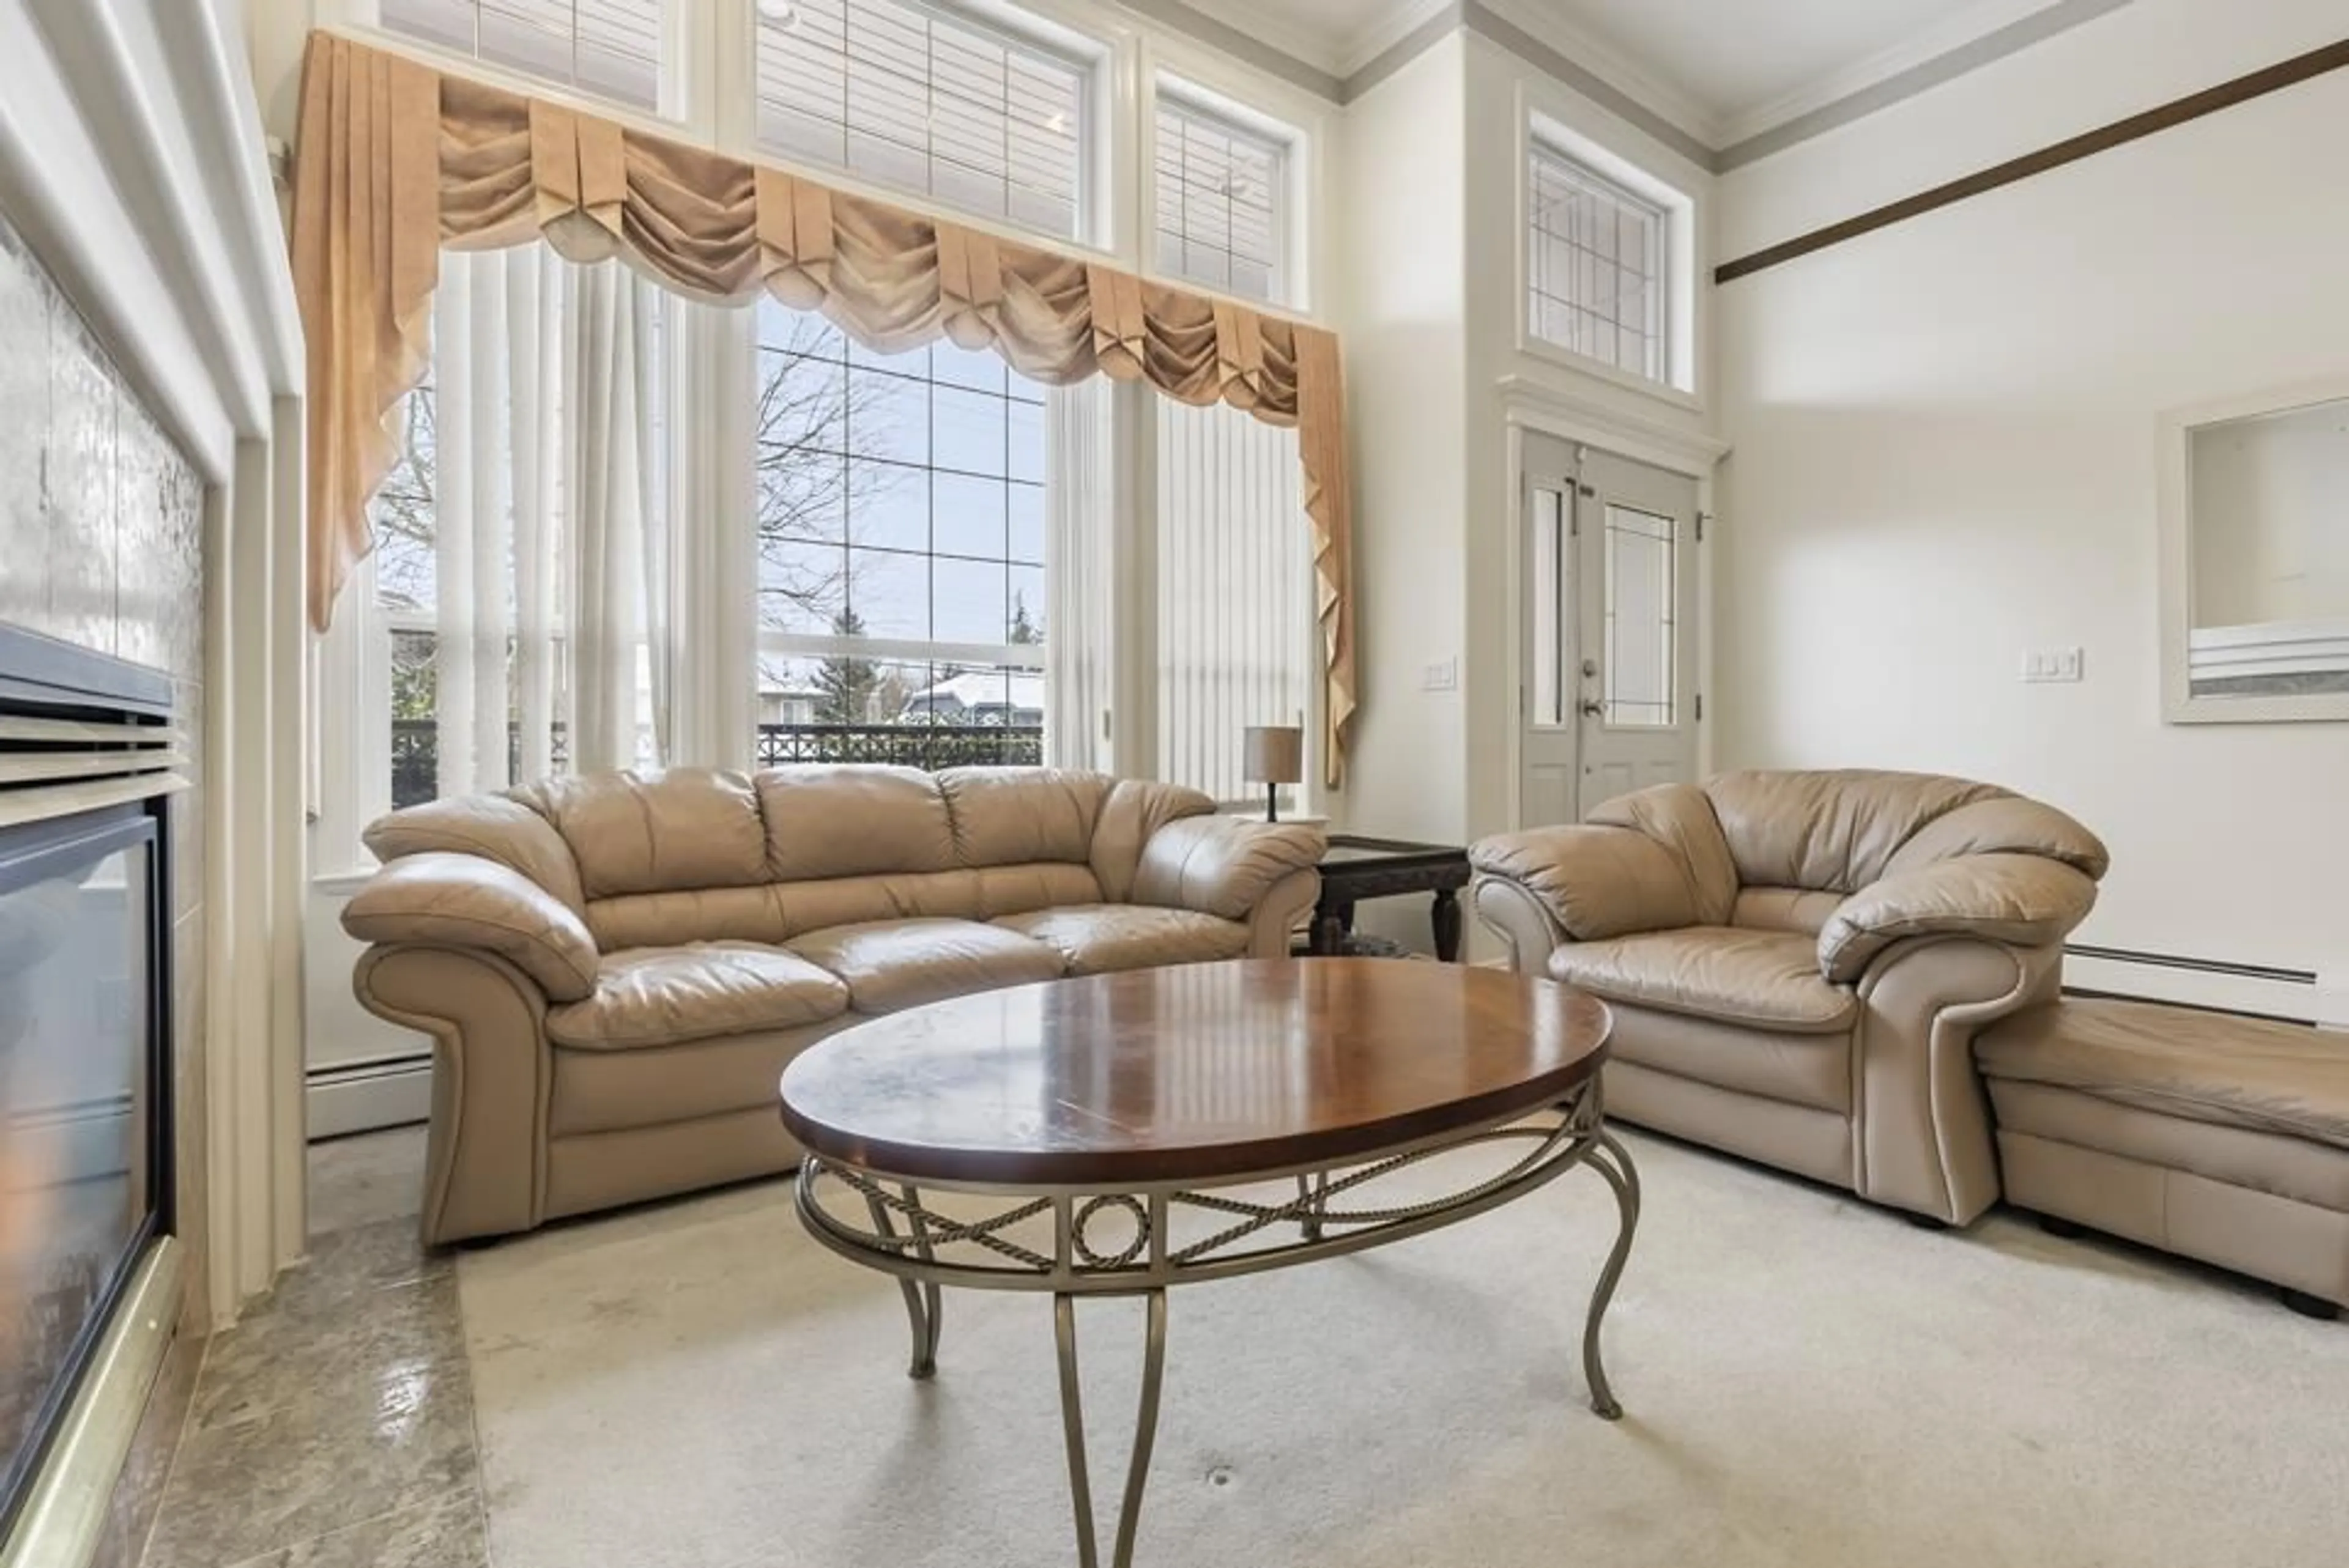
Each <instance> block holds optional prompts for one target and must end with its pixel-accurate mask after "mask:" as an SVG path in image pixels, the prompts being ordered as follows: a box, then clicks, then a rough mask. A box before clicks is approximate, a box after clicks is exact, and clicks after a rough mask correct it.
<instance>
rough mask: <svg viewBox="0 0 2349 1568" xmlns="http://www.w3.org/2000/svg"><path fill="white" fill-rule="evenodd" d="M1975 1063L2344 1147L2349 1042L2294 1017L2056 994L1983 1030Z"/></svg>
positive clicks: (2348, 1139) (2348, 1132)
mask: <svg viewBox="0 0 2349 1568" xmlns="http://www.w3.org/2000/svg"><path fill="white" fill-rule="evenodd" d="M1974 1061H1975V1064H1976V1065H1977V1066H1978V1067H1980V1068H1982V1073H1983V1075H1984V1076H1985V1077H1988V1078H2013V1079H2019V1080H2022V1081H2024V1082H2028V1083H2043V1084H2052V1085H2054V1086H2055V1087H2057V1088H2068V1089H2075V1090H2077V1091H2078V1092H2080V1093H2082V1094H2085V1095H2088V1096H2091V1097H2093V1098H2095V1099H2102V1100H2109V1101H2111V1102H2113V1103H2114V1104H2116V1105H2128V1106H2136V1107H2138V1108H2140V1109H2146V1110H2150V1111H2157V1112H2159V1113H2160V1114H2162V1115H2165V1116H2174V1117H2178V1118H2180V1119H2184V1120H2188V1121H2202V1122H2209V1123H2212V1124H2214V1125H2217V1126H2220V1127H2240V1128H2247V1129H2249V1130H2252V1131H2255V1132H2278V1133H2285V1134H2288V1135H2290V1136H2292V1137H2295V1138H2303V1139H2307V1140H2311V1141H2313V1142H2317V1143H2323V1144H2328V1145H2330V1146H2332V1147H2333V1148H2335V1149H2343V1150H2349V1039H2344V1038H2342V1037H2339V1036H2337V1035H2328V1034H2325V1033H2323V1032H2322V1031H2319V1030H2316V1029H2312V1028H2306V1027H2303V1026H2301V1025H2297V1024H2271V1023H2268V1022H2265V1021H2263V1020H2261V1019H2257V1018H2239V1017H2233V1016H2227V1015H2222V1014H2217V1013H2198V1012H2195V1011H2192V1010H2191V1009H2189V1008H2185V1007H2164V1006H2157V1005H2153V1004H2149V1003H2143V1002H2109V1001H2092V1000H2082V1001H2072V1002H2061V1003H2056V1004H2053V1005H2051V1006H2044V1007H2034V1008H2033V1009H2031V1010H2030V1011H2029V1012H2025V1013H2018V1014H2017V1015H2015V1016H2013V1017H2012V1018H2009V1019H2006V1020H2004V1021H2003V1022H2002V1023H2000V1024H1998V1025H1995V1026H1992V1027H1991V1028H1989V1029H1985V1030H1984V1031H1982V1035H1981V1036H1980V1037H1978V1038H1977V1039H1976V1040H1975V1042H1974ZM2124 1152H2125V1151H2124Z"/></svg>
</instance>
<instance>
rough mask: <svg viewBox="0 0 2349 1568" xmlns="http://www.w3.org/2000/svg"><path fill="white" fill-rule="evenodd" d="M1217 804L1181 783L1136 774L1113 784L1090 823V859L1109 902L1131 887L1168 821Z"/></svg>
mask: <svg viewBox="0 0 2349 1568" xmlns="http://www.w3.org/2000/svg"><path fill="white" fill-rule="evenodd" d="M1215 809H1216V803H1215V801H1213V800H1211V799H1208V798H1207V797H1206V795H1205V794H1203V793H1201V792H1200V791H1199V790H1196V789H1190V788H1188V787H1186V786H1185V785H1181V784H1159V783H1154V782H1149V781H1145V780H1143V779H1119V780H1117V782H1115V783H1114V784H1112V785H1111V786H1110V788H1109V792H1108V794H1107V795H1105V796H1103V797H1102V808H1101V815H1100V817H1099V818H1098V820H1095V822H1094V823H1093V842H1092V856H1091V859H1092V868H1093V875H1094V876H1095V877H1097V878H1099V879H1100V880H1101V890H1102V891H1101V896H1102V898H1104V899H1106V900H1108V901H1109V902H1110V903H1124V902H1125V901H1126V899H1127V898H1129V897H1130V896H1132V894H1133V872H1134V868H1135V867H1136V866H1138V865H1140V864H1141V861H1142V846H1143V845H1144V844H1146V843H1148V842H1149V841H1150V840H1151V836H1152V835H1153V834H1154V833H1156V832H1157V831H1158V830H1159V829H1161V828H1163V827H1164V826H1165V825H1166V824H1167V823H1169V822H1173V821H1179V820H1181V819H1183V818H1185V817H1205V816H1208V815H1210V814H1212V813H1213V812H1214V810H1215Z"/></svg>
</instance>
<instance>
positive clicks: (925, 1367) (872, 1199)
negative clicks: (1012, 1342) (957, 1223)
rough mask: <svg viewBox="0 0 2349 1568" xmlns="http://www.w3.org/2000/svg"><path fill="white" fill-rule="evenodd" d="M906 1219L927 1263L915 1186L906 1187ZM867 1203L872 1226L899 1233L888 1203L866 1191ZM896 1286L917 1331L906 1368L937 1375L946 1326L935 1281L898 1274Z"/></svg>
mask: <svg viewBox="0 0 2349 1568" xmlns="http://www.w3.org/2000/svg"><path fill="white" fill-rule="evenodd" d="M903 1191H904V1194H905V1210H906V1222H907V1224H909V1225H910V1226H911V1227H912V1228H913V1233H914V1250H915V1251H916V1253H919V1254H920V1256H921V1260H922V1261H923V1262H924V1263H929V1262H931V1261H932V1253H931V1251H930V1227H929V1222H927V1221H926V1220H925V1219H923V1218H922V1202H921V1194H920V1193H918V1192H916V1191H915V1190H914V1189H913V1188H912V1187H906V1188H905V1189H904V1190H903ZM864 1206H865V1208H866V1210H867V1211H868V1212H871V1214H872V1216H873V1228H874V1231H876V1232H878V1233H880V1234H882V1235H884V1236H895V1234H896V1233H897V1226H896V1223H895V1222H894V1221H893V1220H891V1219H890V1218H889V1208H888V1205H887V1204H885V1203H884V1202H881V1200H880V1199H879V1198H878V1197H877V1196H874V1194H871V1193H867V1194H866V1195H865V1199H864ZM897 1288H898V1289H899V1290H900V1291H902V1292H904V1294H905V1320H906V1322H907V1324H908V1325H909V1326H911V1327H912V1329H913V1332H914V1356H913V1360H912V1362H911V1363H910V1364H909V1365H908V1366H907V1367H906V1368H905V1376H907V1377H915V1378H923V1377H932V1376H934V1375H935V1374H936V1372H937V1369H938V1332H939V1330H940V1328H941V1327H942V1326H943V1315H942V1308H943V1307H944V1305H945V1303H944V1302H943V1301H942V1300H940V1299H939V1295H938V1287H937V1286H936V1284H915V1283H914V1281H913V1280H912V1279H911V1278H909V1277H906V1276H905V1275H900V1276H898V1280H897Z"/></svg>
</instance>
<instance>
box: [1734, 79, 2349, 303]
mask: <svg viewBox="0 0 2349 1568" xmlns="http://www.w3.org/2000/svg"><path fill="white" fill-rule="evenodd" d="M2344 66H2349V38H2344V39H2343V40H2342V41H2341V42H2339V43H2337V44H2328V45H2326V46H2324V47H2323V48H2321V49H2311V50H2310V51H2309V52H2308V53H2306V54H2304V55H2295V56H2293V57H2292V58H2291V59H2288V60H2283V61H2280V62H2279V63H2277V64H2275V65H2272V66H2269V67H2266V68H2265V69H2262V70H2257V71H2253V72H2251V74H2250V75H2248V76H2240V77H2235V78H2234V79H2233V80H2232V81H2226V82H2220V84H2219V85H2218V86H2217V87H2214V88H2204V89H2203V90H2202V91H2200V92H2198V93H2189V94H2188V95H2187V96H2186V97H2184V98H2174V99H2172V100H2171V101H2169V102H2168V103H2166V104H2162V105H2159V106H2158V107H2157V108H2149V109H2147V110H2145V111H2144V112H2142V113H2139V114H2133V115H2130V116H2129V117H2128V118H2127V119H2116V120H2115V121H2113V122H2112V123H2111V124H2109V125H2105V126H2099V127H2098V128H2097V129H2095V130H2090V131H2085V132H2083V133H2082V134H2080V135H2078V136H2075V137H2070V138H2067V139H2064V140H2063V141H2059V142H2056V143H2054V145H2052V146H2048V147H2043V148H2041V149H2039V150H2037V151H2036V152H2027V153H2024V154H2023V156H2022V157H2020V158H2014V159H2010V160H2007V161H2006V162H2004V163H2001V164H1997V165H1994V166H1993V167H1992V168H1989V169H1983V170H1977V171H1976V172H1974V173H1972V174H1969V175H1966V176H1964V177H1963V178H1961V179H1957V180H1952V181H1950V182H1949V183H1947V184H1945V185H1936V186H1934V187H1933V188H1932V189H1931V190H1930V191H1919V192H1918V193H1917V194H1916V195H1914V196H1909V197H1904V198H1902V199H1901V200H1900V201H1894V202H1890V203H1889V204H1887V205H1885V206H1882V207H1878V208H1876V209H1874V210H1872V211H1867V212H1862V213H1860V214H1859V215H1858V216H1857V217H1855V218H1847V219H1845V220H1844V221H1843V222H1840V223H1830V224H1828V225H1827V226H1826V228H1824V229H1814V230H1812V231H1811V232H1809V233H1807V234H1798V235H1796V236H1795V238H1793V239H1791V240H1785V241H1782V242H1779V243H1777V244H1775V245H1771V246H1769V247H1767V248H1765V249H1764V250H1759V251H1755V252H1754V253H1752V254H1751V255H1744V256H1740V257H1738V258H1737V259H1736V260H1735V261H1733V262H1723V263H1722V264H1721V265H1719V266H1717V267H1715V268H1714V269H1713V282H1714V283H1715V284H1727V283H1734V282H1736V281H1737V280H1738V279H1739V278H1743V277H1751V276H1752V275H1753V274H1754V273H1758V272H1762V271H1764V270H1765V269H1766V268H1770V267H1775V266H1779V265H1782V264H1783V263H1787V262H1791V261H1794V260H1795V259H1796V258H1797V257H1800V256H1807V255H1810V254H1812V253H1814V252H1817V251H1824V250H1826V248H1827V247H1828V246H1830V245H1839V244H1842V243H1843V242H1845V241H1847V240H1855V239H1857V238H1858V237H1859V236H1860V235H1862V234H1868V233H1873V232H1876V231H1877V230H1878V229H1885V228H1889V227H1891V226H1892V225H1893V224H1895V223H1899V222H1906V221H1907V220H1909V219H1910V218H1915V217H1919V216H1920V215H1922V214H1924V213H1927V212H1930V211H1935V210H1936V209H1939V208H1942V207H1947V206H1949V205H1951V203H1953V202H1957V201H1965V200H1967V199H1968V198H1970V197H1974V196H1980V195H1982V193H1983V192H1984V191H1995V190H1997V189H1998V188H1999V187H2000V186H2002V185H2012V184H2013V183H2014V182H2015V181H2020V180H2028V179H2030V178H2031V177H2032V176H2033V175H2035V174H2044V173H2046V172H2047V171H2048V170H2051V169H2061V168H2062V167H2064V165H2065V164H2067V163H2077V162H2078V161H2079V160H2082V159H2084V158H2093V157H2095V155H2096V154H2097V153H2099V152H2109V151H2111V150H2113V149H2114V148H2116V147H2122V146H2126V145H2127V144H2128V143H2129V142H2132V141H2136V140H2138V139H2141V138H2144V137H2147V136H2151V135H2153V134H2154V133H2155V132H2156V131H2162V130H2168V129H2171V128H2172V127H2173V126H2180V125H2184V124H2186V123H2188V122H2189V121H2190V120H2197V119H2201V118H2202V117H2203V116H2204V115H2209V114H2216V113H2218V112H2219V111H2220V109H2225V108H2234V107H2235V106H2236V105H2237V104H2241V103H2249V102H2250V101H2251V99H2253V98H2264V97H2265V96H2266V95H2268V94H2269V93H2272V92H2280V91H2282V89H2283V88H2289V87H2296V86H2298V85H2299V84H2300V83H2302V82H2304V81H2307V80H2309V79H2310V78H2312V77H2321V76H2323V75H2325V74H2326V73H2328V72H2331V71H2337V70H2340V69H2341V68H2342V67H2344Z"/></svg>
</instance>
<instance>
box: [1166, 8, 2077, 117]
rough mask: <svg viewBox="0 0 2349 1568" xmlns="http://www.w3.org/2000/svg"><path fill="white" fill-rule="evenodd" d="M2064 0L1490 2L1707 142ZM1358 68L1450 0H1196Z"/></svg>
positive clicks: (1297, 48) (1331, 65)
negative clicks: (1236, 1)
mask: <svg viewBox="0 0 2349 1568" xmlns="http://www.w3.org/2000/svg"><path fill="white" fill-rule="evenodd" d="M2059 3H2061V0H1485V9H1487V10H1490V11H1493V12H1495V13H1497V14H1499V15H1501V16H1502V17H1503V18H1504V19H1505V20H1506V21H1510V22H1513V23H1515V24H1516V25H1517V26H1520V27H1523V28H1524V29H1525V30H1526V31H1527V32H1529V33H1532V34H1533V35H1535V36H1537V37H1539V38H1541V39H1542V41H1543V42H1545V43H1547V44H1548V45H1550V46H1552V47H1554V48H1557V49H1558V50H1559V51H1560V52H1561V53H1564V54H1566V55H1568V57H1572V58H1574V59H1576V60H1578V62H1580V63H1582V64H1584V65H1586V66H1588V67H1589V68H1590V69H1592V70H1593V71H1595V72H1596V73H1597V74H1599V76H1601V77H1607V78H1608V79H1609V80H1610V81H1612V82H1613V83H1614V85H1616V86H1617V87H1619V88H1622V89H1623V90H1624V91H1626V92H1629V93H1630V94H1631V95H1632V96H1633V97H1635V98H1640V99H1642V100H1644V101H1645V102H1646V103H1647V104H1648V106H1649V107H1650V108H1653V109H1655V110H1657V111H1658V112H1660V113H1662V114H1664V115H1665V116H1667V117H1668V118H1670V119H1674V120H1676V121H1678V122H1680V123H1681V124H1682V127H1683V128H1684V129H1687V130H1689V131H1691V132H1692V133H1694V134H1695V135H1697V136H1699V137H1701V138H1702V139H1705V140H1707V141H1711V142H1713V143H1714V144H1715V145H1721V144H1723V143H1724V142H1726V141H1731V140H1736V139H1742V138H1743V137H1745V136H1750V135H1753V134H1755V133H1756V132H1758V131H1760V130H1762V129H1767V127H1768V126H1769V125H1770V124H1772V123H1775V122H1776V121H1778V120H1783V119H1789V118H1791V117H1792V116H1793V115H1795V114H1799V113H1802V112H1803V111H1804V110H1806V109H1808V108H1816V106H1817V105H1818V104H1820V103H1822V102H1825V101H1827V100H1829V99H1831V98H1838V97H1841V96H1843V95H1844V94H1846V93H1848V92H1852V91H1856V90H1857V89H1858V88H1862V87H1865V86H1867V85H1868V84H1869V83H1870V82H1871V81H1874V80H1878V79H1881V78H1882V77H1886V76H1889V75H1890V74H1892V73H1893V72H1895V71H1897V70H1899V69H1902V68H1905V67H1908V66H1910V65H1913V64H1916V63H1918V62H1919V61H1921V60H1924V59H1930V58H1931V57H1935V56H1937V55H1940V54H1943V53H1946V52H1948V51H1949V50H1951V49H1954V48H1957V47H1960V46H1962V45H1965V44H1967V43H1970V42H1971V41H1972V40H1974V39H1976V38H1979V37H1981V36H1983V35H1985V34H1988V33H1991V32H1994V31H1996V30H1997V29H1999V28H2001V27H2002V26H2006V25H2008V24H2009V23H2012V22H2014V21H2017V20H2019V19H2021V18H2022V17H2024V16H2027V15H2031V14H2033V12H2037V11H2041V10H2044V9H2046V8H2048V7H2049V6H2050V5H2056V4H2059ZM1192 4H1193V5H1195V6H1197V8H1199V9H1202V10H1207V11H1212V12H1214V13H1215V14H1216V15H1218V16H1219V17H1221V18H1222V19H1224V20H1226V21H1228V22H1229V23H1230V24H1232V25H1233V26H1238V27H1241V28H1243V29H1245V30H1247V31H1249V32H1251V33H1254V34H1256V35H1257V36H1258V37H1260V38H1262V39H1263V40H1264V41H1265V42H1267V43H1269V44H1272V45H1274V46H1278V47H1281V48H1285V49H1288V51H1289V52H1291V53H1293V54H1298V55H1299V56H1301V57H1304V58H1306V59H1308V60H1309V61H1311V62H1312V63H1313V64H1315V65H1317V66H1320V67H1323V68H1324V69H1328V70H1331V71H1333V72H1336V73H1338V74H1340V75H1344V74H1347V73H1349V72H1350V71H1352V70H1354V69H1356V68H1358V67H1361V65H1362V64H1364V63H1365V62H1366V61H1367V60H1368V59H1369V58H1370V57H1371V56H1373V55H1375V54H1376V53H1377V52H1378V51H1380V50H1381V49H1384V48H1385V47H1387V46H1389V45H1391V44H1392V43H1393V42H1394V41H1395V40H1396V39H1397V38H1399V37H1401V36H1402V35H1403V34H1404V33H1405V32H1407V31H1409V29H1410V27H1411V26H1413V24H1414V23H1416V22H1419V21H1422V20H1424V19H1425V18H1426V17H1427V16H1429V15H1433V14H1434V13H1436V12H1440V11H1442V10H1443V9H1444V6H1443V5H1442V4H1441V3H1440V0H1246V4H1234V3H1233V0H1192Z"/></svg>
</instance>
